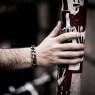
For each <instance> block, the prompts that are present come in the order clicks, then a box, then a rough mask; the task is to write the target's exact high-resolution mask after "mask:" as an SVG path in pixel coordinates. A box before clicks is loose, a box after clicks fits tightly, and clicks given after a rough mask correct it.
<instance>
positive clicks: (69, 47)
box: [58, 43, 85, 50]
mask: <svg viewBox="0 0 95 95" xmlns="http://www.w3.org/2000/svg"><path fill="white" fill-rule="evenodd" d="M58 46H59V47H58V48H59V49H60V50H84V48H85V45H84V44H74V43H64V44H59V45H58Z"/></svg>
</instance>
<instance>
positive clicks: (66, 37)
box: [55, 32, 81, 42]
mask: <svg viewBox="0 0 95 95" xmlns="http://www.w3.org/2000/svg"><path fill="white" fill-rule="evenodd" d="M80 36H81V34H80V33H79V32H69V33H63V34H61V35H59V36H57V37H56V38H55V39H56V40H57V41H58V42H64V41H66V40H70V39H75V38H79V37H80Z"/></svg>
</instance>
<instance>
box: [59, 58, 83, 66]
mask: <svg viewBox="0 0 95 95" xmlns="http://www.w3.org/2000/svg"><path fill="white" fill-rule="evenodd" d="M82 61H83V60H82V59H80V58H75V59H60V60H59V64H72V65H73V64H78V63H80V62H82Z"/></svg>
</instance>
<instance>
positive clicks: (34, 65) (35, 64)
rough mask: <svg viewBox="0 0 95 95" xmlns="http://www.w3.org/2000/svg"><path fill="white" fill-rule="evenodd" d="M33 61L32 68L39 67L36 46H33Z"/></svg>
mask: <svg viewBox="0 0 95 95" xmlns="http://www.w3.org/2000/svg"><path fill="white" fill-rule="evenodd" d="M31 61H32V68H35V67H37V62H36V50H35V45H32V46H31Z"/></svg>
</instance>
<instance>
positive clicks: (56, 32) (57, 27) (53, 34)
mask: <svg viewBox="0 0 95 95" xmlns="http://www.w3.org/2000/svg"><path fill="white" fill-rule="evenodd" d="M60 30H61V21H58V23H57V25H56V27H55V28H54V29H53V31H52V32H51V33H50V34H49V37H56V36H58V35H59V34H60Z"/></svg>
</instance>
